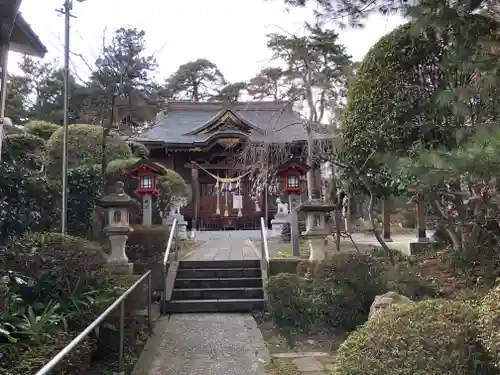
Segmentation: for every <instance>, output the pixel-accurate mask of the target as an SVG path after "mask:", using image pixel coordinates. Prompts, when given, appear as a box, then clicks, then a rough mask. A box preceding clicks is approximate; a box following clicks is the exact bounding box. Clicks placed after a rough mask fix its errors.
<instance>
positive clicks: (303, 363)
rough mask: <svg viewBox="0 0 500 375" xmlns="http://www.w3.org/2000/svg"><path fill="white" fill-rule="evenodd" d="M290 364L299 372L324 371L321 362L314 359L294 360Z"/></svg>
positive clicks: (302, 358)
mask: <svg viewBox="0 0 500 375" xmlns="http://www.w3.org/2000/svg"><path fill="white" fill-rule="evenodd" d="M292 363H293V365H294V366H295V367H297V370H299V371H300V372H313V371H323V370H324V369H325V368H324V366H323V365H322V364H321V362H320V361H318V360H317V359H316V358H314V357H300V358H295V359H294V360H293V361H292Z"/></svg>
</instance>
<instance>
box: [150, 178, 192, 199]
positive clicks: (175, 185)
mask: <svg viewBox="0 0 500 375" xmlns="http://www.w3.org/2000/svg"><path fill="white" fill-rule="evenodd" d="M157 186H158V190H159V192H160V199H161V200H163V201H164V202H165V203H167V204H168V203H170V199H171V198H172V197H174V196H176V197H188V196H189V195H190V193H191V192H190V191H189V187H188V185H187V184H186V181H184V179H183V178H182V176H181V175H180V174H179V173H177V172H176V171H174V170H172V169H166V170H165V172H164V174H163V175H161V176H160V177H159V178H158V185H157Z"/></svg>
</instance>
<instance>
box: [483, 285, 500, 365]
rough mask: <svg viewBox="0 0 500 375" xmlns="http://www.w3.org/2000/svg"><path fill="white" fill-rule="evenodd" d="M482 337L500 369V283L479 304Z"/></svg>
mask: <svg viewBox="0 0 500 375" xmlns="http://www.w3.org/2000/svg"><path fill="white" fill-rule="evenodd" d="M479 329H480V338H481V342H482V343H483V345H484V347H485V348H486V350H487V351H488V352H489V353H490V355H491V356H492V360H493V363H494V364H495V366H497V367H498V368H499V369H500V284H499V285H497V286H495V287H494V288H493V289H491V290H490V292H489V293H488V294H487V295H486V296H485V297H484V299H483V301H482V302H481V305H480V306H479Z"/></svg>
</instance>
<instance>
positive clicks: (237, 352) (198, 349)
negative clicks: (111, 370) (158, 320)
mask: <svg viewBox="0 0 500 375" xmlns="http://www.w3.org/2000/svg"><path fill="white" fill-rule="evenodd" d="M159 334H160V336H161V337H160V339H159V340H158V342H157V343H156V345H155V347H156V349H155V350H154V353H150V361H149V363H150V365H149V366H147V367H148V370H147V371H142V372H141V373H140V374H141V375H201V374H203V375H209V374H210V375H264V374H265V373H266V372H265V369H264V366H265V364H266V363H267V362H268V361H269V352H268V351H267V348H266V346H265V343H264V340H263V339H262V335H261V333H260V330H259V329H258V328H257V324H256V323H255V320H254V319H253V317H252V316H251V315H250V314H177V315H172V317H171V318H170V321H168V323H167V324H166V329H165V330H164V331H163V332H161V333H159Z"/></svg>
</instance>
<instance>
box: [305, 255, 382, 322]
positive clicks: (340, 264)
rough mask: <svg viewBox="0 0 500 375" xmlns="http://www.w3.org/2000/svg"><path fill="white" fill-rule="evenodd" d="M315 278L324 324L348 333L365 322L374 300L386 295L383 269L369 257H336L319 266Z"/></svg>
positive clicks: (314, 283)
mask: <svg viewBox="0 0 500 375" xmlns="http://www.w3.org/2000/svg"><path fill="white" fill-rule="evenodd" d="M312 277H313V290H314V293H316V294H317V295H318V299H320V300H321V304H320V307H318V308H320V309H321V310H322V311H321V315H322V320H323V321H324V322H325V324H327V325H328V326H334V327H342V328H344V329H348V330H350V329H353V328H355V327H356V326H357V325H358V324H361V323H362V322H364V321H365V320H366V318H367V317H368V312H369V311H370V306H371V304H372V302H373V300H374V299H375V296H377V295H379V294H383V293H384V292H385V291H386V280H385V278H384V267H383V265H382V264H381V263H380V262H379V260H378V259H377V258H375V257H373V256H371V255H369V254H358V253H348V252H345V253H337V254H335V255H333V256H332V257H330V258H328V259H327V260H325V261H324V262H322V263H320V264H319V265H318V266H317V267H316V268H315V269H314V270H313V274H312ZM333 306H335V308H332V307H333Z"/></svg>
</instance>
